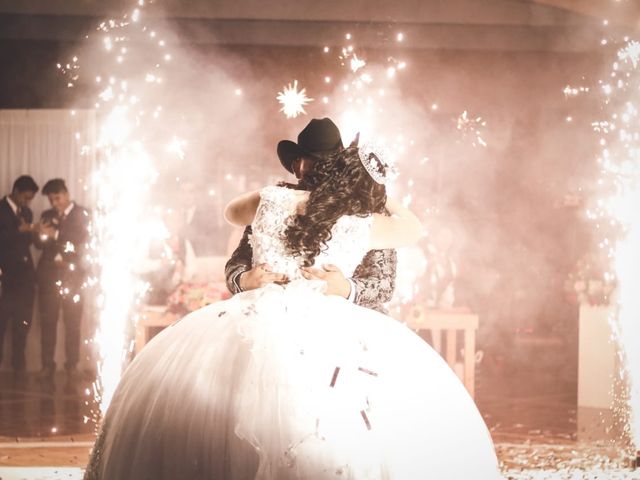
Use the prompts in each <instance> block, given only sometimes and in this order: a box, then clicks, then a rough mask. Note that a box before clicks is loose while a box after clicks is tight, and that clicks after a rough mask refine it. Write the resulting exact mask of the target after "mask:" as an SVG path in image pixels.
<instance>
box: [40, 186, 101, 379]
mask: <svg viewBox="0 0 640 480" xmlns="http://www.w3.org/2000/svg"><path fill="white" fill-rule="evenodd" d="M42 194H43V195H46V196H47V197H48V199H49V203H50V204H51V207H52V208H50V209H49V210H46V211H44V212H43V213H42V218H41V220H40V222H41V223H42V224H43V225H50V226H51V227H52V228H53V234H52V235H48V236H45V235H40V236H39V238H38V239H37V241H36V246H37V247H38V248H41V249H42V256H41V257H40V261H39V262H38V270H37V276H38V292H39V297H38V304H39V307H40V308H39V310H40V321H41V325H42V335H41V360H42V371H41V372H40V374H39V378H40V379H42V380H51V379H53V377H54V375H55V371H56V364H55V361H54V353H55V350H56V333H57V326H58V317H59V316H60V310H62V318H63V321H64V329H65V357H66V362H65V369H66V371H67V375H68V379H70V380H75V379H77V378H78V376H79V375H78V372H77V370H76V366H77V364H78V358H79V351H80V325H81V320H82V307H83V303H84V302H83V296H82V293H83V292H82V287H83V284H84V282H85V280H86V268H84V265H85V262H84V259H83V252H84V250H85V245H86V243H87V240H88V237H89V230H88V227H89V220H90V218H89V212H88V211H87V209H85V208H84V207H81V206H80V205H78V204H76V203H75V202H73V201H72V200H71V197H70V195H69V191H68V190H67V186H66V185H65V183H64V180H62V179H60V178H55V179H53V180H49V181H48V182H47V183H46V184H45V186H44V187H43V188H42Z"/></svg>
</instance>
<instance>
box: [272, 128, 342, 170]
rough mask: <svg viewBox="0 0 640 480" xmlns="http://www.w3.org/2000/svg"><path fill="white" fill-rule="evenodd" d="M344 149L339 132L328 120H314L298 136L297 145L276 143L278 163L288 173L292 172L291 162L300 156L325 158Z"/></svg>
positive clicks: (285, 142) (289, 142)
mask: <svg viewBox="0 0 640 480" xmlns="http://www.w3.org/2000/svg"><path fill="white" fill-rule="evenodd" d="M343 148H344V147H343V145H342V138H341V137H340V130H338V127H336V124H335V123H333V122H332V121H331V119H329V118H314V119H313V120H311V121H310V122H309V123H308V124H307V126H306V127H304V130H302V131H301V132H300V134H299V135H298V143H295V142H292V141H291V140H282V141H281V142H279V143H278V157H279V158H280V163H282V166H283V167H284V168H286V169H287V170H288V171H289V172H291V173H294V172H293V167H292V165H293V162H294V160H295V159H297V158H298V157H301V156H307V157H312V158H319V159H321V158H325V157H327V156H329V155H331V154H333V153H337V152H339V151H340V150H342V149H343Z"/></svg>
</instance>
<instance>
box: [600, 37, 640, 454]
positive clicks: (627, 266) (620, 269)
mask: <svg viewBox="0 0 640 480" xmlns="http://www.w3.org/2000/svg"><path fill="white" fill-rule="evenodd" d="M617 56H618V58H617V60H616V61H615V62H614V63H613V66H612V70H611V73H610V75H609V81H606V82H604V81H603V82H600V83H601V85H600V86H601V92H602V94H603V95H604V106H605V109H606V111H609V112H613V113H611V115H610V117H609V118H608V119H606V120H604V121H600V122H596V123H594V130H595V132H596V133H597V134H598V135H599V138H600V145H601V153H600V156H599V158H598V163H599V165H600V168H601V178H600V180H599V184H600V185H601V186H602V188H603V189H604V191H605V192H606V193H605V196H604V198H602V199H601V200H600V201H599V202H598V208H597V209H596V210H595V211H593V212H590V216H591V217H592V218H593V219H594V220H596V222H597V224H596V225H597V227H598V228H599V229H600V228H604V227H606V229H607V230H614V231H615V232H616V237H617V238H609V237H605V238H604V239H603V240H602V243H601V248H604V249H606V250H607V253H608V254H609V256H610V258H611V259H612V267H613V270H614V275H615V278H616V280H617V283H618V290H617V298H616V300H617V306H618V308H617V318H615V316H614V318H612V319H611V321H612V322H613V324H614V326H615V327H616V328H615V331H616V336H617V338H616V340H617V341H618V342H619V345H620V348H621V356H622V359H623V361H624V371H623V372H621V377H622V378H624V379H625V380H626V383H627V389H628V392H627V395H628V400H627V401H628V409H629V411H628V417H629V422H628V425H627V429H628V430H627V432H626V433H627V434H628V435H629V437H630V440H631V442H632V444H633V446H634V447H635V449H638V448H640V348H638V347H639V341H638V339H639V338H640V296H638V292H637V288H638V285H639V284H640V251H639V250H638V246H639V245H640V208H638V205H640V128H639V127H638V125H639V123H638V122H639V121H640V116H639V112H638V107H637V102H638V93H637V92H638V88H639V87H640V71H638V66H639V63H640V43H638V42H635V41H629V42H626V45H625V46H624V47H623V48H621V49H620V50H619V51H618V54H617ZM638 457H639V455H638V453H637V452H636V466H638Z"/></svg>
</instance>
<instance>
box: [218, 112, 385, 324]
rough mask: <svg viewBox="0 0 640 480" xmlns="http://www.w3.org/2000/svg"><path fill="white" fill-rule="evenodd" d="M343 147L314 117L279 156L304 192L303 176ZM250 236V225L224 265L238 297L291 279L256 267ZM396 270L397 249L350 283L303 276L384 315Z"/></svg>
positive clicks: (329, 126) (365, 266) (316, 274)
mask: <svg viewBox="0 0 640 480" xmlns="http://www.w3.org/2000/svg"><path fill="white" fill-rule="evenodd" d="M343 148H344V147H343V144H342V138H341V137H340V131H339V130H338V127H337V126H336V125H335V124H334V123H333V122H332V121H331V120H330V119H329V118H323V119H315V118H314V119H313V120H311V122H309V124H308V125H307V126H306V127H305V128H304V130H302V132H300V134H299V135H298V143H295V142H292V141H290V140H283V141H281V142H280V143H279V144H278V157H279V158H280V163H282V166H283V167H284V168H285V169H286V170H287V171H289V172H290V173H293V174H294V175H295V176H296V177H297V178H298V180H299V183H298V186H297V188H300V189H304V188H305V185H304V181H303V178H302V177H303V174H304V172H305V171H306V170H307V169H308V168H309V167H310V166H311V164H312V163H313V162H317V161H328V160H329V158H330V156H331V155H332V154H334V153H336V152H338V151H340V150H342V149H343ZM250 236H251V226H248V227H246V229H245V231H244V235H243V237H242V240H241V241H240V244H239V245H238V248H236V250H235V251H234V252H233V254H232V255H231V258H230V259H229V261H228V262H227V264H226V266H225V276H226V280H227V288H228V289H229V291H230V292H231V293H233V294H236V293H239V292H242V291H245V290H253V289H255V288H260V287H263V286H264V285H266V284H267V283H272V282H284V281H286V280H287V279H286V278H285V276H284V275H283V274H281V273H278V272H272V271H270V270H269V269H268V266H266V265H253V261H252V257H253V249H252V247H251V243H250V241H249V238H250ZM396 266H397V254H396V251H395V250H371V251H370V252H369V253H367V255H366V256H365V257H364V259H363V260H362V263H360V265H359V266H358V268H357V269H356V271H355V272H354V274H353V276H352V277H351V278H345V276H344V275H343V273H342V272H341V271H340V270H338V269H337V268H336V267H334V266H332V265H325V266H323V267H322V268H306V269H303V276H304V277H305V278H308V279H319V280H324V281H326V282H327V293H330V294H333V295H340V296H342V297H344V298H346V299H348V300H349V301H352V302H354V303H355V304H357V305H360V306H362V307H366V308H371V309H373V310H377V311H380V312H385V308H384V304H385V303H386V302H389V301H390V300H391V297H392V296H393V291H394V289H395V279H396Z"/></svg>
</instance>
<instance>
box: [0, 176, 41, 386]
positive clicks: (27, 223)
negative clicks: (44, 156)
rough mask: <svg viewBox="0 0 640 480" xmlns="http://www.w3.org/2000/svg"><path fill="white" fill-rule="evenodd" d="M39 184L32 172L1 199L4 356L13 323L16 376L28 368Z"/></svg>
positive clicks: (0, 336)
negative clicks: (34, 210) (35, 205)
mask: <svg viewBox="0 0 640 480" xmlns="http://www.w3.org/2000/svg"><path fill="white" fill-rule="evenodd" d="M37 192H38V185H37V184H36V182H35V181H34V180H33V178H31V177H30V176H28V175H23V176H21V177H19V178H18V179H17V180H16V181H15V182H14V184H13V189H12V190H11V194H10V195H7V196H6V197H4V198H3V199H2V200H0V270H1V271H2V274H1V276H0V280H1V282H2V291H1V293H0V360H2V347H3V345H4V333H5V331H6V330H7V327H8V326H9V325H10V326H11V342H12V343H11V352H12V355H11V364H12V367H13V370H14V375H15V378H16V379H23V378H24V375H25V371H26V360H25V346H26V342H27V334H28V333H29V329H30V327H31V317H32V316H33V299H34V293H35V271H34V267H33V259H32V258H31V252H30V250H29V246H30V245H31V242H32V241H33V239H34V236H35V235H37V234H39V233H40V230H41V229H42V231H43V232H46V231H47V229H46V228H45V227H42V226H40V225H33V213H32V212H31V210H30V209H29V204H30V203H31V200H33V197H34V196H35V194H36V193H37Z"/></svg>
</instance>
